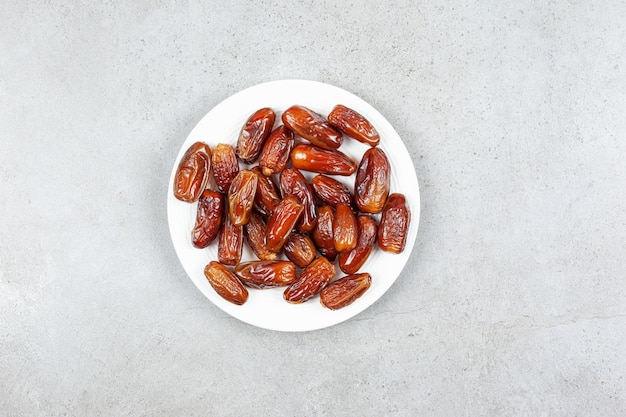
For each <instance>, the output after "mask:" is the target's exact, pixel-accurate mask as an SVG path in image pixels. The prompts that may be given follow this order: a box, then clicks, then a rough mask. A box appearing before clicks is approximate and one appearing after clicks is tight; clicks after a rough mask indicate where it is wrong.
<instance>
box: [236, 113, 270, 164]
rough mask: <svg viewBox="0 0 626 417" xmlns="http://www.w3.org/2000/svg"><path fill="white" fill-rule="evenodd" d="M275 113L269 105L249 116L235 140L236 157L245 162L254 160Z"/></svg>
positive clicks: (265, 138) (268, 132) (249, 162)
mask: <svg viewBox="0 0 626 417" xmlns="http://www.w3.org/2000/svg"><path fill="white" fill-rule="evenodd" d="M275 121H276V113H274V111H273V110H272V109H270V108H269V107H265V108H262V109H259V110H257V111H256V112H254V114H252V116H250V118H249V119H248V120H247V121H246V123H245V124H244V125H243V128H242V129H241V133H240V134H239V139H238V140H237V151H236V153H237V157H239V159H241V160H242V161H243V162H245V163H246V164H251V163H253V162H254V161H256V160H257V159H258V157H259V154H260V153H261V149H263V144H264V143H265V141H266V140H267V137H268V136H269V134H270V132H271V131H272V127H274V122H275Z"/></svg>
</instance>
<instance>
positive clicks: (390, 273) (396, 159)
mask: <svg viewBox="0 0 626 417" xmlns="http://www.w3.org/2000/svg"><path fill="white" fill-rule="evenodd" d="M294 104H300V105H303V106H306V107H309V108H310V109H312V110H314V111H316V112H318V113H320V114H322V115H324V116H326V115H327V114H328V113H329V112H330V111H331V110H332V108H333V107H334V106H335V105H336V104H343V105H345V106H348V107H350V108H353V109H354V110H356V111H358V112H359V113H361V114H362V115H363V116H364V117H365V118H367V119H368V120H369V121H370V122H371V123H372V124H373V125H374V127H375V128H376V130H378V133H379V134H380V137H381V141H380V145H379V146H380V147H381V148H382V149H383V150H384V151H385V153H386V154H387V157H388V158H389V161H390V163H391V192H399V193H403V194H404V195H405V196H406V198H407V204H408V206H409V209H410V210H411V223H410V226H409V233H408V236H407V242H406V247H405V249H404V251H403V252H402V253H401V254H398V255H394V254H390V253H387V252H383V251H381V250H380V249H378V247H375V248H374V250H373V251H372V254H371V256H370V258H369V259H368V260H367V262H366V263H365V265H364V266H363V267H362V268H361V271H363V272H369V273H370V274H371V275H372V285H371V287H370V289H369V290H368V291H367V292H366V293H365V294H364V295H363V296H362V297H361V298H359V299H358V300H356V301H355V302H354V303H352V304H351V305H349V306H347V307H344V308H343V309H340V310H337V311H331V310H328V309H326V308H324V307H322V306H321V304H320V303H319V296H317V297H315V298H313V299H311V300H309V301H308V302H306V303H303V304H289V303H287V302H286V301H284V300H283V297H282V294H283V291H284V288H273V289H264V290H256V289H250V290H249V293H250V296H249V297H248V301H247V302H246V303H245V304H244V305H242V306H236V305H234V304H231V303H229V302H227V301H225V300H224V299H222V298H221V297H220V296H218V295H217V293H216V292H215V291H214V290H213V288H212V287H211V285H210V284H209V283H208V281H207V280H206V278H205V277H204V272H203V271H204V267H205V266H206V264H208V263H209V262H210V261H211V260H216V259H217V239H216V240H215V241H214V242H213V243H212V244H211V245H210V246H209V247H208V248H206V249H196V248H194V247H193V246H192V244H191V235H190V233H191V229H192V228H193V226H194V223H195V216H196V206H197V204H189V203H184V202H181V201H178V200H177V199H176V198H174V195H173V192H172V186H173V180H174V174H175V172H176V168H177V167H178V162H179V161H180V158H181V157H182V156H183V154H184V152H185V151H186V150H187V148H188V147H189V146H191V145H192V144H193V143H194V142H196V141H204V142H205V143H207V144H209V145H210V146H211V148H213V147H214V146H215V145H216V144H218V143H230V144H232V145H233V146H234V145H236V143H237V137H238V135H239V131H240V129H241V127H242V125H243V124H244V123H245V121H246V120H247V119H248V117H249V116H250V115H251V114H252V113H253V112H255V111H256V110H258V109H260V108H262V107H271V108H273V109H274V111H275V112H276V114H277V117H276V124H275V126H277V125H279V124H280V115H281V114H282V112H283V111H284V110H285V109H287V108H288V107H289V106H291V105H294ZM368 148H369V146H367V145H364V144H361V143H359V142H357V141H356V140H353V139H351V138H348V137H345V138H344V142H343V145H342V146H341V149H340V150H341V151H342V152H344V153H346V154H348V155H349V156H351V157H352V158H354V160H356V161H357V163H358V161H360V160H361V156H362V155H363V152H364V151H365V150H366V149H368ZM242 166H243V165H242ZM303 173H304V172H303ZM305 175H307V174H306V173H305ZM307 176H308V178H311V177H312V176H313V175H307ZM334 178H336V179H338V180H340V181H342V182H343V183H344V184H346V185H348V186H349V188H350V189H353V188H354V175H352V176H351V177H339V176H335V177H334ZM167 215H168V222H169V228H170V234H171V237H172V242H173V244H174V248H175V250H176V253H177V255H178V258H179V259H180V262H181V263H182V265H183V267H184V268H185V271H186V272H187V274H188V275H189V277H190V278H191V280H192V281H193V283H194V284H195V285H196V286H197V287H198V289H199V290H200V291H202V293H203V294H204V295H205V296H206V297H207V298H208V299H209V300H211V302H213V303H214V304H215V305H216V306H218V307H219V308H221V309H222V310H224V311H225V312H226V313H228V314H230V315H231V316H233V317H236V318H238V319H239V320H242V321H244V322H246V323H249V324H252V325H254V326H258V327H262V328H266V329H271V330H280V331H306V330H315V329H321V328H324V327H328V326H332V325H334V324H337V323H340V322H342V321H344V320H347V319H349V318H351V317H353V316H355V315H356V314H358V313H360V312H361V311H363V310H365V309H366V308H367V307H369V306H370V305H372V304H373V303H374V302H375V301H376V300H378V299H379V298H380V297H381V296H382V295H383V294H384V293H385V292H386V291H387V290H388V289H389V287H391V285H392V284H393V283H394V281H395V280H396V278H398V275H400V272H402V269H403V268H404V265H405V264H406V262H407V260H408V258H409V256H410V255H411V251H412V249H413V245H414V243H415V238H416V236H417V226H418V223H419V217H420V196H419V188H418V183H417V176H416V175H415V168H414V166H413V163H412V161H411V158H410V156H409V152H408V151H407V149H406V147H405V146H404V143H403V142H402V139H400V137H399V136H398V134H397V133H396V131H395V130H394V129H393V127H392V126H391V124H389V122H388V121H387V120H386V119H385V118H384V117H383V116H382V115H381V114H380V113H379V112H378V111H376V109H374V108H373V107H372V106H370V105H369V104H368V103H366V102H365V101H363V100H362V99H360V98H358V97H357V96H355V95H354V94H351V93H349V92H347V91H345V90H342V89H340V88H338V87H334V86H331V85H328V84H324V83H320V82H315V81H304V80H283V81H272V82H267V83H264V84H259V85H256V86H254V87H250V88H248V89H246V90H243V91H240V92H239V93H236V94H234V95H232V96H231V97H229V98H227V99H226V100H224V101H222V102H221V103H220V104H218V105H217V106H215V107H214V108H213V109H212V110H211V111H209V113H207V115H206V116H204V117H203V118H202V120H200V122H199V123H198V124H197V125H196V127H195V128H194V129H193V130H192V131H191V133H190V134H189V136H188V137H187V139H186V140H185V142H184V143H183V144H182V146H181V148H180V151H179V152H178V156H177V157H176V162H175V163H174V166H173V168H172V174H171V176H170V181H169V187H168V190H167ZM252 259H254V258H253V254H252V252H251V251H250V250H249V249H248V248H247V244H244V252H243V257H242V261H246V260H252ZM337 271H338V272H339V274H338V276H343V275H344V274H343V273H341V271H340V270H339V268H337Z"/></svg>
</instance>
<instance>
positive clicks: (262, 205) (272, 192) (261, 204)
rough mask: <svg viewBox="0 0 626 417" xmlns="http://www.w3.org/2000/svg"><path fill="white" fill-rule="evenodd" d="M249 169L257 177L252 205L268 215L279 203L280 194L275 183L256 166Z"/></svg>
mask: <svg viewBox="0 0 626 417" xmlns="http://www.w3.org/2000/svg"><path fill="white" fill-rule="evenodd" d="M251 171H252V172H254V173H255V174H256V176H257V179H258V181H257V186H256V194H255V195H254V205H253V207H254V208H255V209H256V210H257V211H258V212H259V213H261V214H262V215H264V216H269V215H270V214H271V213H272V211H274V209H275V208H276V206H277V205H278V203H280V194H279V193H278V189H277V188H276V184H274V181H272V179H271V178H270V177H267V176H265V175H263V173H262V172H261V168H259V167H258V166H255V167H254V168H252V169H251Z"/></svg>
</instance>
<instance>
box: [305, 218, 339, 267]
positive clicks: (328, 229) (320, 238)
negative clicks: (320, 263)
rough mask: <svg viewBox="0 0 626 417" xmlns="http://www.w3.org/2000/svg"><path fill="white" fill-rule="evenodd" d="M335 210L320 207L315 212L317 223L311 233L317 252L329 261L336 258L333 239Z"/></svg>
mask: <svg viewBox="0 0 626 417" xmlns="http://www.w3.org/2000/svg"><path fill="white" fill-rule="evenodd" d="M334 219H335V209H334V208H332V207H331V206H322V207H320V208H319V209H318V211H317V223H316V224H315V228H314V229H313V233H311V237H312V238H313V242H315V246H316V247H317V250H318V251H319V252H320V253H321V254H322V255H323V256H325V257H326V258H328V259H329V260H330V261H334V260H335V258H336V257H337V250H336V249H335V241H334V239H333V220H334Z"/></svg>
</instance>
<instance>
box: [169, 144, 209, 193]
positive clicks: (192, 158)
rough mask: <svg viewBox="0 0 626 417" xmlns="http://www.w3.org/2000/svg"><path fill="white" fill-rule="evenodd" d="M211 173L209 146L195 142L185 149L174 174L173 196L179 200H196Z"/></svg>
mask: <svg viewBox="0 0 626 417" xmlns="http://www.w3.org/2000/svg"><path fill="white" fill-rule="evenodd" d="M210 173H211V148H209V145H207V144H206V143H203V142H196V143H194V144H193V145H191V146H190V147H189V149H187V150H186V151H185V154H184V155H183V157H182V158H181V160H180V162H179V163H178V168H177V169H176V174H175V175H174V197H176V198H177V199H179V200H180V201H185V202H187V203H193V202H196V201H198V198H200V194H202V192H203V191H204V189H205V188H206V184H207V181H208V180H209V175H210Z"/></svg>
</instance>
